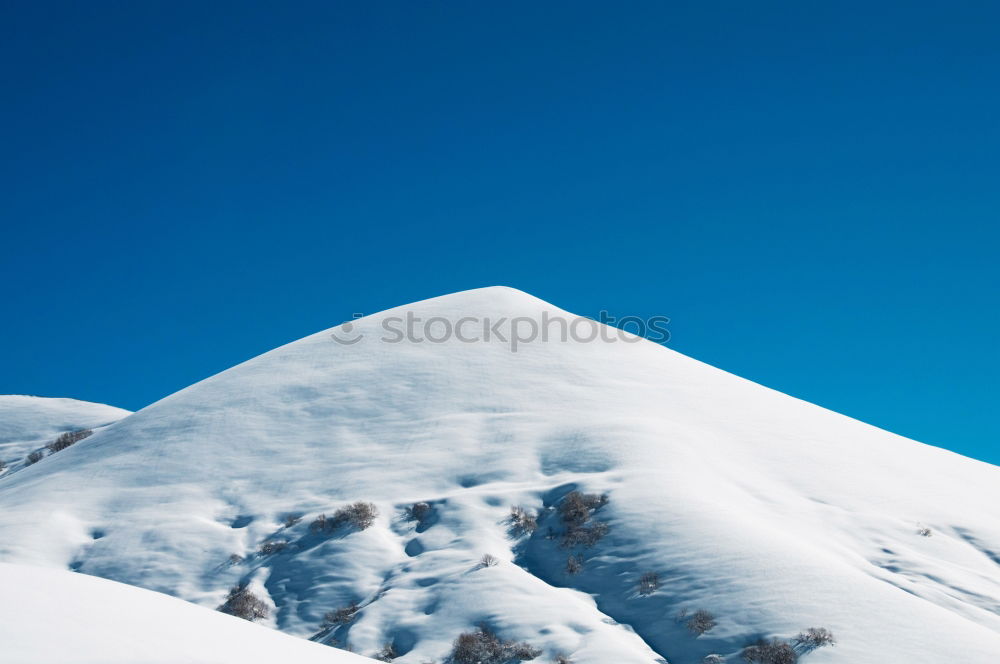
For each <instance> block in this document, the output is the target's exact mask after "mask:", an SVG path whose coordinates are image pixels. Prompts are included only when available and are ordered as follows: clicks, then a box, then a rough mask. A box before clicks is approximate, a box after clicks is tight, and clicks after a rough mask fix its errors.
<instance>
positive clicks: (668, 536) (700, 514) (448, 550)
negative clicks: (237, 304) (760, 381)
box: [0, 288, 1000, 664]
mask: <svg viewBox="0 0 1000 664" xmlns="http://www.w3.org/2000/svg"><path fill="white" fill-rule="evenodd" d="M546 311H547V312H549V314H550V316H551V315H562V316H568V315H569V314H565V312H561V311H559V310H558V309H556V308H554V307H552V306H551V305H548V304H546V303H544V302H542V301H540V300H537V299H535V298H533V297H531V296H528V295H525V294H524V293H521V292H518V291H514V290H511V289H505V288H491V289H482V290H477V291H469V292H464V293H458V294H455V295H450V296H445V297H441V298H436V299H432V300H427V301H424V302H419V303H416V304H414V305H410V306H408V307H403V308H400V309H396V310H392V311H389V312H385V313H383V314H378V315H375V316H369V317H367V318H363V319H360V320H358V321H353V323H352V328H353V329H352V330H351V332H352V334H354V335H356V336H360V341H358V342H357V343H352V344H344V343H338V342H337V341H335V340H333V339H332V338H331V336H330V333H331V332H333V331H338V334H339V333H340V331H341V330H342V328H339V327H338V328H337V330H333V331H327V332H322V333H318V334H315V335H312V336H310V337H306V338H305V339H302V340H300V341H297V342H295V343H292V344H289V345H287V346H283V347H281V348H278V349H276V350H274V351H271V352H270V353H267V354H265V355H262V356H260V357H257V358H255V359H253V360H250V361H248V362H246V363H244V364H242V365H239V366H237V367H234V368H232V369H230V370H228V371H226V372H223V373H221V374H219V375H217V376H213V377H211V378H209V379H207V380H205V381H202V382H200V383H198V384H196V385H193V386H191V387H189V388H187V389H185V390H182V391H181V392H178V393H177V394H174V395H172V396H170V397H167V398H166V399H163V400H162V401H160V402H158V403H155V404H153V405H151V406H149V407H147V408H145V409H143V410H141V411H139V412H137V413H135V414H134V415H131V416H129V417H127V418H125V419H124V420H121V421H120V422H118V423H116V424H113V425H111V426H109V427H106V428H104V429H102V430H100V431H98V432H96V433H95V434H94V435H93V436H91V437H90V438H87V439H86V440H83V441H81V442H79V443H77V444H76V445H74V446H73V447H71V448H68V449H66V450H64V451H62V452H59V453H58V454H56V455H53V456H51V457H48V458H46V459H44V460H43V461H42V462H39V463H37V464H35V465H34V466H31V467H29V468H27V469H25V470H24V471H22V472H19V473H17V474H14V475H12V476H10V477H8V478H7V479H6V480H0V504H3V505H4V509H3V510H2V512H0V560H9V561H16V562H33V563H36V564H46V565H50V566H54V567H70V568H72V569H77V570H80V571H82V572H85V573H87V574H93V575H97V576H103V577H107V578H111V579H115V580H119V581H123V582H126V583H131V584H135V585H139V586H142V587H145V588H149V589H153V590H159V591H162V592H166V593H170V594H173V595H176V596H178V597H181V598H183V599H187V600H189V601H192V602H195V603H198V604H201V605H203V606H206V607H210V608H214V607H216V606H218V605H219V604H221V603H222V601H223V599H224V597H225V595H226V592H227V591H228V590H229V588H230V587H232V586H233V585H235V584H237V583H240V582H244V583H247V584H249V587H250V588H252V589H253V590H254V592H256V593H258V594H259V595H260V596H261V597H262V598H264V599H265V600H266V601H267V602H269V603H270V604H271V605H273V606H274V607H275V610H274V611H272V612H271V614H270V616H269V617H268V618H267V619H266V620H265V621H264V622H265V623H266V624H270V625H271V626H274V627H277V628H279V629H281V630H283V631H286V632H288V633H291V634H295V635H299V636H303V637H312V638H314V639H316V640H318V641H321V642H323V643H330V644H334V643H336V644H338V645H340V646H346V647H350V648H352V649H353V650H354V651H356V652H359V653H362V654H366V655H374V654H375V653H377V652H378V651H380V650H381V649H382V648H383V647H384V646H385V645H386V644H392V645H393V647H394V649H395V650H396V652H397V653H399V654H400V657H399V658H398V659H396V660H395V661H398V662H406V663H407V664H410V663H412V664H422V663H423V662H429V661H435V662H443V661H445V658H446V656H447V654H448V653H449V652H450V650H451V646H452V643H453V641H454V640H455V638H456V637H457V636H458V635H459V634H460V633H462V632H470V631H473V630H474V629H475V628H476V626H477V625H478V624H479V623H485V624H486V625H487V626H488V627H489V628H490V629H491V630H493V631H495V632H496V633H497V635H498V637H499V638H501V639H504V640H516V641H526V642H528V643H529V644H531V645H532V646H534V647H537V648H540V649H542V651H543V654H542V656H541V657H540V658H539V660H538V661H551V660H553V659H554V658H555V657H556V656H557V655H565V656H566V657H569V658H570V659H571V660H572V661H573V662H574V663H575V664H608V663H610V662H614V663H620V664H632V663H636V664H638V663H644V664H652V662H654V661H657V660H658V658H664V659H666V660H668V661H669V662H671V663H672V664H695V663H698V662H701V661H702V658H704V657H705V656H706V655H709V654H712V653H717V654H719V655H722V656H723V657H725V658H726V659H725V661H727V662H737V661H742V660H741V659H740V657H739V655H740V651H741V650H742V648H743V647H744V646H747V645H749V644H751V643H753V642H755V641H756V640H758V639H760V638H767V639H770V638H771V637H779V638H783V639H792V638H793V637H794V636H795V635H796V634H797V633H798V632H799V631H801V630H803V629H806V628H810V627H824V628H828V629H830V630H832V632H833V633H834V634H835V636H836V640H837V645H836V646H832V647H825V648H819V649H817V650H815V651H813V652H809V653H807V654H804V655H803V657H802V659H803V661H805V662H807V664H824V662H826V663H830V662H843V663H845V664H886V663H887V662H892V663H894V664H895V663H897V662H899V663H906V664H909V663H922V662H928V663H931V662H935V663H937V662H941V661H953V660H954V658H955V657H956V655H957V654H959V653H960V654H961V661H963V662H964V663H971V664H995V663H996V662H997V661H1000V607H998V605H1000V565H998V563H997V556H996V555H995V554H996V552H998V551H1000V470H998V469H997V468H996V467H994V466H990V465H988V464H984V463H980V462H976V461H973V460H970V459H967V458H964V457H961V456H958V455H955V454H952V453H950V452H947V451H944V450H941V449H938V448H934V447H930V446H926V445H922V444H920V443H916V442H914V441H911V440H907V439H904V438H901V437H899V436H895V435H893V434H890V433H887V432H885V431H882V430H879V429H876V428H874V427H871V426H868V425H865V424H863V423H860V422H857V421H855V420H851V419H849V418H846V417H843V416H841V415H838V414H836V413H832V412H830V411H827V410H824V409H822V408H819V407H817V406H813V405H811V404H808V403H805V402H802V401H799V400H797V399H794V398H791V397H788V396H786V395H783V394H780V393H778V392H775V391H772V390H769V389H767V388H764V387H761V386H759V385H756V384H754V383H751V382H749V381H745V380H743V379H740V378H738V377H735V376H732V375H730V374H727V373H725V372H723V371H720V370H718V369H714V368H712V367H709V366H707V365H705V364H702V363H700V362H697V361H695V360H693V359H690V358H687V357H685V356H683V355H680V354H678V353H676V352H674V351H672V350H669V349H667V348H665V347H662V346H659V345H656V344H653V343H649V342H645V341H640V342H638V343H625V342H623V341H622V340H621V338H617V340H616V341H601V340H595V341H593V342H590V343H586V342H581V341H577V340H566V341H563V340H560V339H556V340H550V341H549V342H542V341H541V340H535V341H533V342H531V343H524V344H521V345H519V346H518V348H517V352H512V351H511V347H510V344H508V343H505V342H503V341H501V340H494V341H491V342H486V341H478V342H476V343H464V342H462V341H461V340H458V339H455V338H451V339H449V340H448V341H446V342H444V343H430V342H426V341H425V342H423V343H409V342H403V343H385V342H384V341H381V340H380V336H381V335H380V330H381V329H382V328H381V321H382V319H383V318H384V317H386V316H393V317H399V316H401V315H404V314H406V313H407V312H411V313H416V314H417V315H419V316H420V317H422V318H424V319H427V318H431V317H433V316H441V317H444V318H445V319H448V320H450V321H452V322H454V321H456V320H458V319H460V318H462V317H478V318H480V319H482V318H485V317H490V318H492V319H494V320H495V319H497V318H499V317H508V318H513V317H535V318H536V319H540V318H541V316H542V313H543V312H546ZM352 338H353V337H352ZM612 338H615V337H612ZM572 491H580V492H584V493H589V494H595V495H603V494H606V495H607V501H606V503H602V504H601V505H600V506H599V507H597V508H595V509H594V510H593V514H592V516H591V517H590V519H591V522H593V523H599V524H601V526H600V528H599V530H601V531H602V532H603V529H606V530H607V532H606V534H603V536H602V537H601V536H597V537H596V538H590V539H592V540H594V541H593V542H592V546H589V547H588V546H586V545H585V544H586V543H587V542H586V540H587V539H588V538H587V537H580V538H569V540H571V542H567V538H566V537H565V536H564V535H565V530H566V527H567V526H566V523H565V521H564V519H563V518H562V516H561V514H560V510H559V505H560V504H561V501H563V500H564V499H565V496H566V495H567V494H569V493H570V492H572ZM355 501H371V502H372V503H374V505H375V506H376V507H377V509H378V512H379V516H378V517H377V518H376V519H375V522H374V524H373V525H372V526H371V527H369V528H366V529H364V530H358V529H357V528H354V527H350V526H344V525H341V526H340V527H337V528H329V529H327V528H323V529H318V530H317V529H310V523H311V522H312V521H314V520H315V519H316V518H317V517H318V516H319V515H320V514H321V513H324V514H326V515H327V516H329V515H331V514H333V513H334V512H335V511H336V510H337V509H338V508H340V507H343V506H344V505H346V504H348V503H353V502H355ZM419 502H425V503H427V505H428V507H429V511H428V512H427V513H426V514H424V515H423V517H422V518H420V519H419V520H416V519H413V518H410V517H408V516H407V512H406V510H407V508H409V507H412V506H413V505H414V504H415V503H419ZM514 505H519V506H522V507H524V508H525V509H526V510H528V511H530V512H531V513H532V514H535V515H537V528H536V529H534V530H533V531H532V532H524V531H522V532H514V531H515V530H516V529H512V528H511V524H510V523H509V520H508V517H509V514H510V508H511V506H514ZM421 513H422V514H423V511H421ZM296 518H300V519H301V520H299V521H296ZM286 522H287V524H288V525H285V524H286ZM588 523H589V522H588ZM922 528H927V529H929V536H925V535H921V534H920V532H918V531H919V530H920V529H922ZM594 532H595V533H597V531H594ZM578 534H579V533H578ZM584 534H586V533H584ZM600 534H601V533H597V535H600ZM267 542H270V543H271V545H269V546H265V547H264V549H263V550H262V549H261V545H262V544H264V543H267ZM572 542H577V544H576V545H575V546H570V547H567V546H566V544H567V543H572ZM484 554H491V555H493V556H495V557H496V558H497V559H498V560H499V564H497V565H495V566H486V567H484V566H482V565H480V564H479V561H480V560H481V559H482V557H483V555H484ZM570 555H573V556H574V559H575V560H576V561H577V562H579V563H582V568H581V569H579V571H578V573H576V574H570V573H568V572H567V570H566V563H567V558H568V557H569V556H570ZM574 571H575V570H574ZM647 572H649V573H655V574H656V575H657V576H658V579H659V584H658V587H657V588H655V589H654V590H653V591H652V592H650V593H648V594H640V592H639V580H640V578H641V577H642V575H643V574H644V573H647ZM352 603H357V605H358V607H359V608H358V610H357V612H356V613H353V612H352V611H348V612H346V614H345V615H347V614H349V615H351V616H352V618H353V619H352V620H349V621H347V622H344V623H341V624H335V625H331V624H326V625H324V615H325V614H326V613H327V612H333V611H335V610H337V609H339V608H342V607H350V605H351V604H352ZM699 609H703V610H705V611H708V612H710V613H711V614H712V615H713V616H714V617H715V620H716V623H717V624H716V625H715V626H714V627H712V628H711V629H709V630H708V631H707V632H705V633H704V634H702V635H701V636H696V635H695V634H694V633H693V632H692V631H691V630H690V629H689V628H688V627H687V626H686V624H685V621H684V620H680V619H678V618H677V616H678V614H679V613H681V612H682V611H684V610H687V611H688V612H689V615H690V614H691V613H693V612H694V611H697V610H699Z"/></svg>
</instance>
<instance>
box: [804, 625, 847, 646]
mask: <svg viewBox="0 0 1000 664" xmlns="http://www.w3.org/2000/svg"><path fill="white" fill-rule="evenodd" d="M795 643H796V644H797V645H800V646H802V647H803V649H804V650H815V649H816V648H822V647H824V646H835V645H837V640H836V639H834V638H833V632H831V631H830V630H828V629H827V628H826V627H810V628H809V629H807V630H804V631H801V632H799V635H798V636H797V637H795Z"/></svg>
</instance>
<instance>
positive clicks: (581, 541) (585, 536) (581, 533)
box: [562, 521, 609, 548]
mask: <svg viewBox="0 0 1000 664" xmlns="http://www.w3.org/2000/svg"><path fill="white" fill-rule="evenodd" d="M608 530H609V528H608V524H606V523H604V522H603V521H595V522H594V523H591V524H588V525H585V526H577V527H574V528H570V529H568V530H567V531H566V532H565V533H563V538H562V545H563V546H564V547H567V548H569V547H574V546H585V547H591V546H594V545H595V544H597V543H598V542H599V541H601V539H602V538H603V537H604V536H605V535H607V534H608Z"/></svg>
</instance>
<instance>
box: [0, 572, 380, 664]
mask: <svg viewBox="0 0 1000 664" xmlns="http://www.w3.org/2000/svg"><path fill="white" fill-rule="evenodd" d="M0 588H3V595H2V597H3V601H2V602H0V633H2V636H3V641H2V643H0V660H2V661H3V662H4V664H55V663H58V664H160V663H162V664H178V663H179V662H187V663H191V664H195V663H205V664H209V663H211V664H222V663H229V662H231V663H233V664H237V663H238V664H274V662H289V661H294V662H299V663H302V664H351V663H352V662H358V663H363V662H369V663H370V662H371V661H372V660H370V659H365V658H364V657H359V656H357V655H352V654H350V653H346V652H343V651H339V650H336V651H335V650H332V649H330V648H327V647H324V646H320V645H317V644H314V643H309V642H308V641H303V640H301V639H296V638H293V637H290V636H287V635H284V634H280V633H277V632H274V631H271V630H268V629H263V628H261V627H257V626H254V625H252V624H250V623H248V622H247V621H245V620H240V619H239V618H233V617H232V616H227V615H224V614H222V613H218V612H216V611H208V610H206V609H203V608H201V607H197V606H194V605H192V604H188V603H187V602H183V601H181V600H178V599H175V598H173V597H168V596H166V595H161V594H159V593H153V592H150V591H148V590H142V589H140V588H134V587H132V586H127V585H124V584H121V583H115V582H113V581H107V580H105V579H99V578H97V577H93V576H87V575H85V574H72V573H70V572H65V571H60V570H52V569H43V568H40V567H29V566H27V565H9V564H3V563H0Z"/></svg>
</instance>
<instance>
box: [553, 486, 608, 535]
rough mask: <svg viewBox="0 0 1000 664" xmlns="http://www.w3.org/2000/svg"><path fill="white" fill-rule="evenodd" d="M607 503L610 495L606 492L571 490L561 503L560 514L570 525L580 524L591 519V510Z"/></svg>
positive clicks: (567, 524) (565, 522)
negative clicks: (599, 493)
mask: <svg viewBox="0 0 1000 664" xmlns="http://www.w3.org/2000/svg"><path fill="white" fill-rule="evenodd" d="M607 503H608V496H607V495H606V494H601V495H598V494H595V493H580V492H579V491H570V492H569V493H567V494H566V497H565V498H563V499H562V502H561V503H559V516H560V517H562V520H563V523H564V524H566V526H568V527H571V526H580V525H583V524H584V523H586V522H587V521H589V520H590V514H591V512H593V511H594V510H596V509H598V508H600V507H603V506H604V505H606V504H607Z"/></svg>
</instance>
